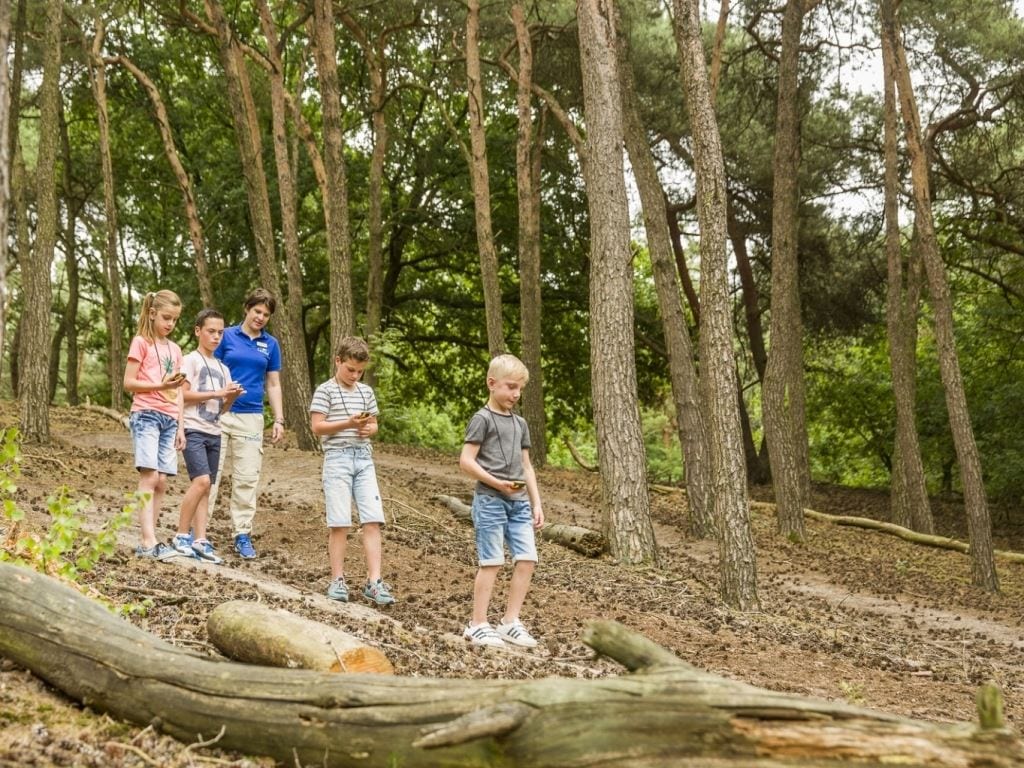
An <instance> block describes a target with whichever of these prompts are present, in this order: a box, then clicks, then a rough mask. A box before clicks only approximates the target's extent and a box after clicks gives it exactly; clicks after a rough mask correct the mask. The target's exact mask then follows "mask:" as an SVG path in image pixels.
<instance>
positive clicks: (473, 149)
mask: <svg viewBox="0 0 1024 768" xmlns="http://www.w3.org/2000/svg"><path fill="white" fill-rule="evenodd" d="M481 77H482V76H481V73H480V0H469V2H468V10H467V13H466V87H467V90H468V95H469V145H470V168H469V178H470V181H471V182H472V186H473V207H474V211H475V213H476V244H477V249H478V250H479V251H480V279H481V282H482V283H483V292H484V315H485V317H486V325H487V351H488V353H489V354H490V356H491V357H494V356H495V355H500V354H502V353H503V352H505V349H506V347H505V330H504V321H503V320H502V309H501V283H500V281H499V278H498V255H497V253H496V252H495V249H494V233H493V231H492V230H491V184H490V180H489V178H488V176H489V172H488V167H487V139H486V137H485V135H484V92H483V84H482V82H481Z"/></svg>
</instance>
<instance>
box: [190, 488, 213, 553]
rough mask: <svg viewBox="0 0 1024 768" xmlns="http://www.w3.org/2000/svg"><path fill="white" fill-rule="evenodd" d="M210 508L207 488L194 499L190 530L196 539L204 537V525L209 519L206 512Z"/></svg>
mask: <svg viewBox="0 0 1024 768" xmlns="http://www.w3.org/2000/svg"><path fill="white" fill-rule="evenodd" d="M209 509H210V494H209V489H207V491H206V492H205V493H203V495H202V496H200V497H199V499H198V500H197V501H196V511H195V515H193V517H192V530H193V531H194V533H195V538H196V540H200V539H205V538H206V526H207V521H208V520H209V515H208V514H207V513H208V511H209Z"/></svg>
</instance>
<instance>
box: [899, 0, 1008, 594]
mask: <svg viewBox="0 0 1024 768" xmlns="http://www.w3.org/2000/svg"><path fill="white" fill-rule="evenodd" d="M882 33H883V34H884V35H886V36H887V37H888V39H889V45H890V46H891V50H892V54H893V74H894V76H895V80H896V87H897V92H898V94H899V101H900V110H901V112H902V115H903V127H904V131H905V134H906V141H907V153H908V154H909V156H910V173H911V178H912V180H913V191H914V224H915V226H916V228H917V233H918V237H919V238H920V245H921V256H922V259H923V261H924V267H925V273H926V274H927V277H928V290H929V294H930V295H931V301H932V308H933V310H934V314H935V345H936V347H937V349H938V357H939V373H940V375H941V378H942V387H943V390H944V391H945V395H946V410H947V411H948V412H949V425H950V429H951V431H952V433H953V444H954V447H955V448H956V455H957V462H958V463H959V464H960V479H961V482H962V483H963V488H964V506H965V508H966V511H967V528H968V532H969V535H970V541H971V576H972V580H973V582H974V583H975V584H976V585H978V586H981V587H984V588H985V589H987V590H990V591H992V592H996V591H998V590H999V577H998V575H997V573H996V566H995V560H994V558H993V556H992V521H991V519H990V517H989V512H988V502H987V500H986V498H985V485H984V482H983V478H982V471H981V458H980V457H979V455H978V445H977V443H976V442H975V440H974V429H973V427H972V426H971V419H970V413H969V411H968V409H967V396H966V393H965V392H964V383H963V376H962V374H961V372H960V360H959V356H958V354H957V350H956V336H955V333H954V328H953V307H952V301H951V299H950V295H949V285H948V284H947V282H946V273H945V266H944V265H943V263H942V258H941V256H940V255H939V243H938V239H937V237H936V235H935V224H934V221H933V219H932V208H931V189H930V181H929V178H928V173H929V168H928V165H929V163H928V156H927V153H926V151H925V142H924V141H923V139H922V135H921V120H920V118H919V116H918V112H917V100H916V99H915V97H914V92H913V87H912V85H911V81H910V68H909V66H908V65H907V59H906V53H905V51H904V49H903V43H902V38H901V35H902V33H901V31H900V28H899V22H898V21H897V19H896V11H895V8H894V6H893V4H892V0H882Z"/></svg>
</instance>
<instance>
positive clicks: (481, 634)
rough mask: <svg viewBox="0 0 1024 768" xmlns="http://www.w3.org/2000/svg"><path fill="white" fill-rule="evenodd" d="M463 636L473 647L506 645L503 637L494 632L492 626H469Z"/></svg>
mask: <svg viewBox="0 0 1024 768" xmlns="http://www.w3.org/2000/svg"><path fill="white" fill-rule="evenodd" d="M462 636H463V637H464V638H466V639H467V640H469V642H471V643H472V644H473V645H490V646H495V645H504V644H505V643H504V642H502V640H501V637H500V636H499V635H498V633H497V632H495V631H494V627H492V626H491V625H490V624H486V623H484V624H481V625H479V626H477V627H473V626H469V627H466V628H465V629H464V630H463V631H462Z"/></svg>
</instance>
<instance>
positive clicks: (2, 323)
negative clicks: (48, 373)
mask: <svg viewBox="0 0 1024 768" xmlns="http://www.w3.org/2000/svg"><path fill="white" fill-rule="evenodd" d="M10 42H11V2H10V0H0V51H4V52H5V55H3V56H0V374H2V372H3V362H2V361H3V359H4V345H5V342H6V328H7V251H8V248H7V228H8V221H9V220H10V212H11V158H12V156H13V154H14V153H13V152H11V144H10V133H11V131H12V126H11V109H10V103H11V71H10V67H9V66H8V57H7V55H6V52H7V49H8V48H9V46H10ZM15 128H16V127H15Z"/></svg>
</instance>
